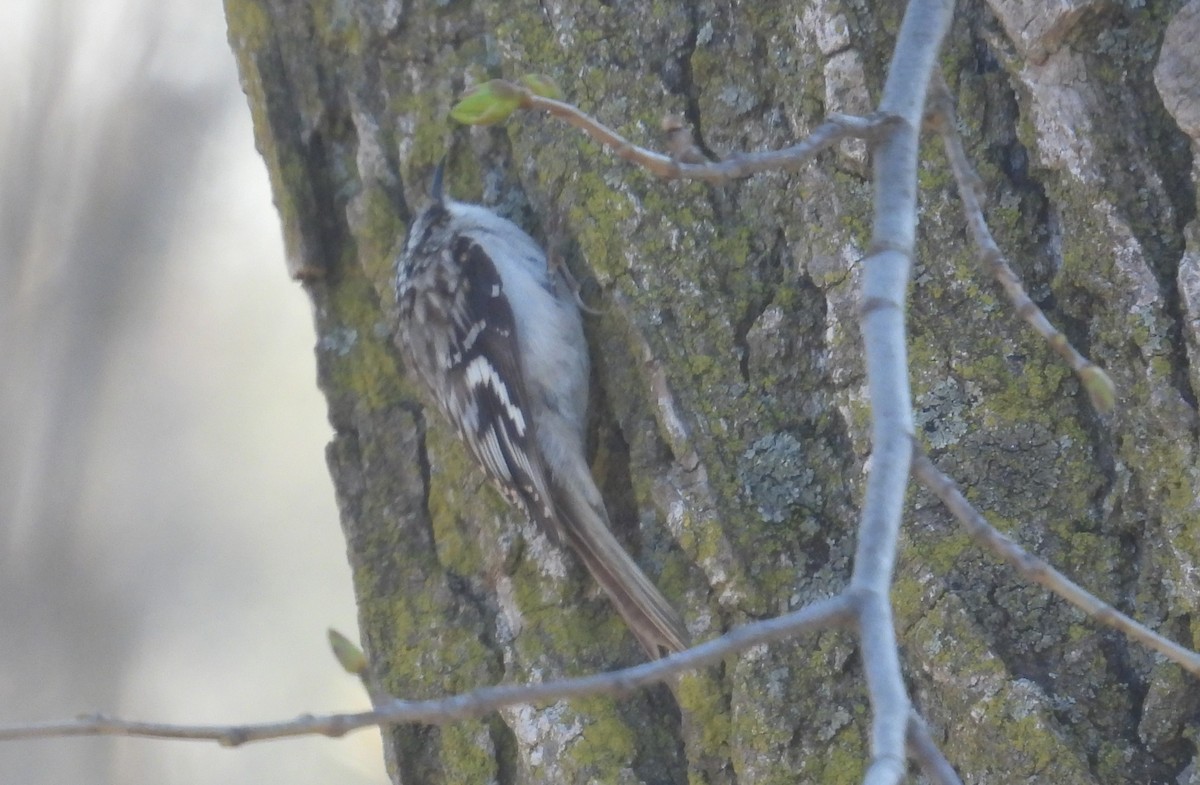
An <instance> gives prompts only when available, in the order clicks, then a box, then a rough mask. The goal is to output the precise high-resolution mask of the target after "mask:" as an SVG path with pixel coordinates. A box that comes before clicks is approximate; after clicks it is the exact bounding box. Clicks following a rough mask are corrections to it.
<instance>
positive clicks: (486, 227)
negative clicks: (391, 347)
mask: <svg viewBox="0 0 1200 785" xmlns="http://www.w3.org/2000/svg"><path fill="white" fill-rule="evenodd" d="M432 195H433V203H432V204H431V205H429V206H428V207H426V208H425V209H424V210H423V211H422V212H421V213H420V215H418V216H417V217H416V219H415V220H414V221H413V223H412V225H411V226H410V227H409V230H408V237H407V239H406V240H405V243H404V251H403V253H402V254H401V256H400V259H399V263H398V267H397V270H396V302H397V305H398V306H399V315H400V319H399V329H398V330H397V344H398V345H399V347H400V349H401V351H402V352H403V354H404V357H405V360H406V362H407V363H408V367H409V369H410V370H411V371H412V372H414V373H415V375H416V377H417V378H418V379H420V380H421V383H422V384H423V385H424V387H425V389H426V390H427V392H428V393H429V395H430V397H431V398H432V400H433V402H434V403H435V404H436V405H437V408H439V409H441V411H442V412H443V413H444V414H445V415H446V417H447V418H449V420H450V422H451V423H453V424H454V426H455V428H457V429H458V433H459V436H460V437H461V438H462V440H463V441H464V442H465V443H466V445H467V449H468V450H470V452H471V454H472V455H474V456H475V458H476V460H478V461H479V463H480V464H481V465H482V467H483V469H484V470H485V471H486V472H487V474H488V476H489V477H490V478H491V480H492V481H493V482H494V483H495V484H496V486H497V487H499V489H500V492H501V493H502V494H503V495H504V497H505V498H506V499H507V500H508V501H509V503H511V504H514V505H516V506H518V507H519V508H521V509H523V510H524V511H525V512H526V513H527V514H528V515H529V516H530V517H531V518H532V519H533V520H534V521H535V522H536V523H537V524H538V525H539V526H540V527H541V529H542V531H543V532H545V533H546V535H547V536H548V537H549V538H550V539H551V540H552V541H553V542H555V543H556V544H560V545H561V544H563V543H566V544H567V545H569V546H570V547H571V549H572V550H573V551H574V552H575V553H576V555H578V557H579V558H580V559H581V560H582V561H583V563H584V565H585V566H586V567H587V568H588V571H589V572H591V574H592V575H593V576H594V577H595V579H596V581H597V582H598V583H599V584H600V586H601V587H603V589H604V590H605V591H606V592H607V593H608V596H609V597H610V598H611V599H612V601H613V604H614V605H616V608H617V611H618V612H619V613H620V614H621V616H622V617H623V618H624V619H625V622H626V623H627V624H628V625H629V628H630V629H631V630H632V631H633V634H634V635H635V636H636V637H637V639H638V641H639V642H640V643H641V644H642V647H643V648H645V650H646V652H647V653H648V654H649V655H650V656H651V657H658V656H660V655H661V651H660V649H665V650H667V651H668V652H674V651H679V650H681V649H684V648H686V647H687V643H688V633H687V628H686V627H684V625H683V621H682V620H681V619H680V618H679V615H678V614H677V613H676V612H675V610H674V609H673V608H672V607H671V605H670V603H668V602H667V600H666V599H665V598H664V597H663V596H662V594H661V593H659V591H658V589H657V588H655V586H654V584H653V583H651V581H650V579H649V578H648V577H646V575H645V573H643V572H642V570H641V569H640V568H639V567H638V566H637V564H636V563H635V562H634V561H633V559H632V558H631V557H630V556H629V554H628V553H626V552H625V550H624V549H623V548H622V547H621V544H620V543H619V542H617V539H616V538H615V537H614V536H613V534H612V532H611V531H610V529H609V525H608V514H607V512H606V511H605V508H604V500H603V499H602V498H601V496H600V491H599V490H598V489H597V488H596V484H595V483H594V482H593V481H592V475H591V471H590V469H589V467H588V464H587V460H586V458H585V456H584V429H585V427H586V423H587V398H588V355H587V343H586V341H585V340H584V337H583V326H582V323H581V320H580V316H579V309H578V306H577V304H576V297H575V294H574V292H572V291H569V290H568V288H567V287H566V285H565V283H564V281H563V280H562V278H561V276H559V275H557V274H555V273H552V272H551V271H550V270H549V268H548V267H547V264H546V256H545V254H544V253H543V252H542V249H541V248H539V247H538V245H537V244H536V243H535V242H534V241H533V239H532V238H531V237H529V235H527V234H525V232H523V231H521V229H520V228H518V227H517V226H516V225H515V224H513V223H512V222H511V221H508V220H506V219H504V218H501V217H500V216H498V215H496V214H495V213H493V212H491V211H490V210H487V209H485V208H483V207H480V206H478V205H472V204H461V203H458V202H454V201H452V200H450V199H448V198H445V197H444V196H443V195H442V167H441V166H439V167H438V169H437V171H436V172H435V174H434V182H433V194H432Z"/></svg>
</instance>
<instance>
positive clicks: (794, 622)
mask: <svg viewBox="0 0 1200 785" xmlns="http://www.w3.org/2000/svg"><path fill="white" fill-rule="evenodd" d="M853 616H854V601H853V599H852V597H851V596H850V595H849V594H847V593H843V594H840V595H838V596H836V597H831V598H829V599H826V600H820V601H818V602H814V603H812V604H810V605H807V606H805V607H804V608H801V609H800V610H797V611H793V612H792V613H788V614H786V615H784V616H779V617H777V618H774V619H767V620H766V621H760V622H755V623H753V624H747V625H745V626H742V627H738V628H737V629H735V630H731V631H730V632H728V633H726V634H725V635H722V636H721V637H720V638H715V639H713V640H711V641H707V642H705V643H701V644H699V645H697V646H693V647H692V648H690V649H687V650H685V651H681V652H679V653H677V654H673V655H672V656H670V657H666V658H664V659H661V660H655V661H654V662H648V663H645V664H643V665H637V666H634V667H632V668H625V669H623V670H618V671H610V672H607V673H599V674H595V675H592V676H584V677H581V678H576V679H562V680H560V681H551V682H545V683H542V684H511V685H510V684H505V685H500V686H496V687H485V688H483V689H479V690H474V691H472V692H467V693H463V694H461V695H453V696H450V697H448V698H440V699H434V700H424V701H407V700H398V699H390V700H384V699H381V698H380V697H378V696H376V695H372V700H373V701H377V702H378V705H377V706H376V707H375V709H374V710H372V711H364V712H356V713H349V714H325V715H304V716H300V717H296V718H295V719H292V720H283V721H279V722H266V723H259V724H246V725H174V724H170V723H157V722H139V721H135V720H122V719H118V718H116V717H108V716H104V715H86V716H81V717H77V718H75V719H73V720H63V721H56V722H43V723H31V724H28V725H19V726H12V727H7V728H0V741H10V740H14V739H31V738H39V737H51V736H140V737H149V738H158V739H191V740H200V741H216V742H218V743H220V744H221V745H222V746H227V747H235V746H238V745H241V744H246V743H247V742H252V741H265V740H268V739H282V738H289V737H292V736H342V735H345V734H346V733H349V732H350V731H352V730H357V729H359V728H366V727H371V726H376V725H394V724H398V723H409V722H420V723H425V724H434V725H436V724H444V723H448V722H453V721H454V720H461V719H466V718H468V717H477V716H480V715H483V714H487V713H488V712H492V711H496V710H497V709H500V708H504V707H505V706H513V705H516V704H526V703H551V702H554V701H559V700H566V699H569V698H582V697H586V696H589V695H601V694H603V695H624V694H626V693H628V692H630V691H632V690H634V689H637V688H638V687H643V686H645V685H648V684H654V683H657V682H663V681H667V680H668V679H671V678H673V677H674V676H677V675H679V674H680V673H683V672H684V671H689V670H694V669H696V668H699V667H701V666H704V665H708V664H710V663H713V662H717V661H718V660H721V659H723V658H725V657H728V656H729V655H731V654H735V653H737V652H739V651H744V650H746V649H748V648H750V647H751V646H756V645H758V644H760V643H769V642H770V641H776V640H781V639H783V638H789V637H792V636H795V635H798V634H800V633H802V632H809V631H813V630H820V629H827V628H830V627H836V626H842V625H846V624H848V623H850V621H851V620H852V619H853Z"/></svg>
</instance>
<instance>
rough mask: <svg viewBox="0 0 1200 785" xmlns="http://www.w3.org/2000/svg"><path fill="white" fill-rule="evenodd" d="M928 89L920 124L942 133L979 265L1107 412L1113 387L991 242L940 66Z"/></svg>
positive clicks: (978, 186)
mask: <svg viewBox="0 0 1200 785" xmlns="http://www.w3.org/2000/svg"><path fill="white" fill-rule="evenodd" d="M929 89H930V97H929V105H928V114H927V116H926V125H927V126H929V127H932V128H933V129H935V130H936V131H937V132H938V133H939V134H940V135H941V137H942V143H943V145H944V146H945V148H946V158H947V159H948V160H949V161H950V169H951V170H952V171H953V172H954V180H955V182H956V183H957V184H958V195H959V198H960V199H961V200H962V205H963V213H964V214H965V215H966V219H967V225H968V226H969V227H970V228H971V237H972V238H973V239H974V241H975V245H976V246H977V247H978V248H979V260H980V263H981V264H982V265H983V266H984V268H985V269H987V270H988V272H990V273H991V274H992V276H993V277H994V278H995V279H996V280H997V281H998V282H999V283H1000V286H1001V287H1002V288H1003V289H1004V293H1005V294H1007V295H1008V299H1009V301H1010V302H1011V303H1012V305H1013V309H1014V310H1016V312H1017V315H1018V316H1020V317H1021V318H1022V319H1024V320H1025V321H1026V322H1027V323H1028V324H1029V325H1030V326H1031V327H1033V329H1034V330H1036V331H1037V332H1038V334H1040V335H1041V336H1042V337H1043V338H1044V339H1045V340H1046V343H1048V344H1049V345H1050V348H1052V349H1053V350H1054V351H1055V352H1056V353H1057V354H1058V356H1059V357H1061V358H1062V359H1063V360H1064V361H1065V362H1066V364H1067V366H1068V367H1069V368H1070V369H1071V370H1072V371H1074V372H1075V374H1076V376H1078V377H1079V379H1080V382H1082V384H1083V386H1084V389H1085V390H1087V392H1088V395H1089V396H1090V397H1091V399H1092V405H1093V406H1095V407H1096V409H1097V410H1099V411H1101V412H1109V411H1111V410H1112V408H1113V406H1115V404H1116V388H1115V387H1114V386H1113V383H1112V381H1111V380H1110V379H1109V378H1108V375H1107V374H1106V373H1104V371H1103V370H1102V369H1101V368H1100V367H1099V366H1097V365H1096V364H1095V363H1093V362H1092V361H1091V360H1089V359H1088V358H1087V357H1085V356H1083V355H1082V354H1080V353H1079V351H1077V350H1076V349H1075V347H1074V346H1072V345H1071V342H1070V341H1068V340H1067V337H1066V336H1065V335H1063V334H1062V333H1061V332H1060V331H1059V330H1058V329H1057V328H1056V327H1055V326H1054V325H1053V324H1051V323H1050V320H1049V319H1047V318H1046V314H1045V313H1043V312H1042V309H1041V308H1038V307H1037V304H1036V303H1034V302H1033V300H1031V299H1030V298H1029V295H1028V293H1026V291H1025V287H1024V286H1022V285H1021V279H1020V278H1018V277H1017V274H1016V272H1015V271H1014V270H1013V269H1012V266H1011V265H1010V264H1009V263H1008V259H1007V258H1005V256H1004V253H1003V252H1002V251H1001V250H1000V247H999V246H998V245H996V241H995V239H994V238H993V237H992V232H991V230H990V229H989V228H988V224H987V218H985V217H984V214H983V204H982V200H981V199H980V196H979V194H980V190H981V189H982V187H983V185H982V181H981V180H980V179H979V175H978V174H976V173H975V169H974V168H973V167H972V166H971V163H970V161H969V160H968V159H967V153H966V151H965V150H964V149H963V143H962V137H961V136H959V133H958V118H957V116H956V115H955V112H954V99H953V97H952V96H951V95H950V88H949V87H948V86H947V85H946V80H945V79H944V78H943V77H942V73H941V71H940V70H939V71H938V72H937V73H936V74H935V75H934V77H933V80H932V83H931V84H930V88H929Z"/></svg>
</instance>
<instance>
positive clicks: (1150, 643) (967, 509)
mask: <svg viewBox="0 0 1200 785" xmlns="http://www.w3.org/2000/svg"><path fill="white" fill-rule="evenodd" d="M913 470H914V472H915V473H916V475H917V477H919V478H920V480H921V482H922V483H924V485H925V487H926V488H928V489H929V490H930V491H932V492H933V494H934V495H935V496H937V497H938V498H939V499H941V500H942V503H943V504H945V505H946V508H947V509H949V510H950V512H951V513H952V514H953V515H954V517H955V518H958V520H959V522H960V523H961V524H962V525H963V526H965V527H966V529H967V531H968V532H969V533H970V534H971V536H972V537H974V538H975V540H976V541H977V542H979V543H981V544H982V545H984V546H986V547H987V548H988V550H990V551H991V552H992V553H994V554H996V555H997V556H999V557H1000V558H1001V559H1003V560H1004V561H1006V562H1008V564H1010V565H1011V566H1012V567H1013V568H1014V569H1016V571H1017V572H1018V573H1020V574H1021V576H1022V577H1024V578H1025V579H1027V580H1029V581H1031V582H1033V583H1036V584H1038V585H1039V586H1042V587H1044V588H1046V589H1049V590H1050V591H1051V592H1053V593H1054V594H1057V595H1058V596H1059V597H1062V598H1063V599H1064V600H1066V601H1067V602H1069V603H1071V604H1072V605H1074V606H1075V607H1076V608H1079V609H1080V610H1081V611H1083V612H1084V613H1086V614H1087V615H1088V616H1090V617H1092V618H1093V619H1095V620H1096V621H1097V622H1099V623H1100V624H1103V625H1105V626H1107V627H1112V628H1113V629H1116V630H1120V631H1121V632H1123V633H1124V634H1125V635H1127V636H1129V637H1130V638H1132V639H1134V640H1135V641H1138V642H1139V643H1141V644H1142V645H1144V646H1146V647H1148V648H1151V649H1154V650H1155V651H1157V652H1159V653H1160V654H1162V655H1163V656H1165V657H1166V658H1167V659H1169V660H1170V661H1171V662H1174V663H1177V664H1178V665H1180V666H1181V667H1183V668H1184V669H1185V670H1187V671H1189V672H1191V673H1193V674H1195V675H1196V676H1200V654H1197V653H1196V652H1193V651H1191V650H1189V649H1186V648H1184V647H1183V646H1180V645H1179V644H1178V643H1175V642H1174V641H1172V640H1169V639H1167V638H1164V637H1163V636H1161V635H1159V634H1158V633H1157V632H1155V631H1154V630H1152V629H1150V628H1149V627H1146V626H1145V625H1143V624H1141V623H1139V622H1137V621H1134V620H1133V619H1131V618H1130V617H1128V616H1126V615H1125V614H1123V613H1121V612H1120V611H1118V610H1117V609H1116V608H1114V607H1112V606H1111V605H1109V604H1108V603H1106V602H1104V601H1102V600H1100V599H1098V598H1097V597H1096V596H1095V595H1093V594H1091V593H1090V592H1088V591H1087V590H1085V589H1083V588H1082V587H1081V586H1079V585H1078V584H1076V583H1075V582H1074V581H1072V580H1071V579H1070V578H1068V577H1067V576H1065V575H1063V574H1062V573H1061V572H1059V571H1058V570H1056V569H1054V568H1053V567H1051V566H1050V565H1049V564H1047V563H1046V562H1045V561H1043V560H1042V559H1040V558H1038V557H1037V556H1034V555H1033V554H1031V553H1029V552H1028V551H1026V550H1025V549H1024V548H1022V547H1021V546H1020V545H1017V544H1016V543H1015V542H1013V541H1012V540H1011V539H1009V538H1008V537H1006V536H1005V535H1004V534H1002V533H1001V532H999V531H997V530H996V528H995V527H993V526H992V525H991V524H990V523H988V522H987V520H986V519H985V518H984V517H983V516H982V515H981V514H980V513H979V511H977V510H976V509H975V508H974V507H973V506H971V503H970V502H969V501H967V499H966V497H965V496H963V495H962V492H961V491H959V490H958V486H956V485H955V484H954V481H953V480H951V479H950V478H949V477H947V476H946V475H945V474H943V473H942V472H941V470H939V469H938V468H937V466H935V465H934V464H933V461H931V460H929V458H928V456H926V455H924V454H923V453H919V452H918V453H917V454H916V455H915V456H914V458H913Z"/></svg>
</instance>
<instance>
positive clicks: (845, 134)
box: [513, 85, 892, 183]
mask: <svg viewBox="0 0 1200 785" xmlns="http://www.w3.org/2000/svg"><path fill="white" fill-rule="evenodd" d="M513 87H514V89H523V88H518V87H516V86H515V85H514V86H513ZM524 92H525V95H524V96H523V102H522V106H524V107H525V108H527V109H541V110H542V111H544V112H546V113H547V114H550V115H552V116H554V117H557V118H559V119H560V120H563V121H564V122H566V123H567V124H568V125H572V126H574V127H576V128H578V129H580V130H582V131H583V132H584V133H586V134H587V135H588V136H590V137H591V138H592V139H593V140H594V141H596V142H598V143H599V144H601V145H603V146H604V147H607V148H609V149H610V150H612V151H613V152H614V154H615V155H616V156H617V157H618V158H620V159H622V160H625V161H629V162H630V163H633V164H637V165H638V166H641V167H642V168H644V169H646V170H648V171H650V172H651V173H652V174H655V175H658V176H659V177H661V178H663V179H665V180H704V181H706V182H710V183H723V182H726V181H728V180H737V179H740V178H743V177H749V176H750V175H752V174H759V173H761V172H775V171H779V170H781V169H782V170H792V169H798V168H800V167H801V166H803V165H804V164H805V163H807V162H808V161H810V160H812V159H813V158H814V157H816V155H817V154H818V153H820V152H821V151H822V150H826V149H828V148H830V147H833V146H834V145H835V144H837V143H838V142H840V141H842V140H843V139H870V138H873V137H875V136H877V135H878V134H879V133H881V131H882V129H886V127H887V126H888V125H889V124H890V123H891V122H892V118H890V117H888V116H887V115H883V114H878V113H877V114H872V115H868V116H867V117H856V116H854V115H844V114H833V115H830V116H829V118H828V119H827V120H826V121H825V122H823V123H821V124H820V125H819V126H817V127H816V129H815V130H814V131H813V132H812V133H811V134H809V135H808V137H807V138H806V139H804V140H803V141H800V142H797V143H796V144H794V145H792V146H791V147H785V148H784V149H782V150H768V151H765V152H759V153H736V154H734V155H731V156H730V157H728V158H726V159H725V160H723V161H715V162H712V163H687V162H686V161H683V160H679V159H677V158H675V157H671V156H666V155H663V154H661V153H656V152H654V151H653V150H648V149H646V148H644V147H639V146H637V145H635V144H634V143H633V142H630V141H629V140H628V139H626V138H625V137H623V136H621V135H620V134H619V133H617V132H616V131H614V130H613V129H611V128H609V127H608V126H606V125H605V124H604V123H602V122H600V121H599V120H597V119H596V118H594V117H592V116H591V115H589V114H587V113H586V112H584V111H583V110H581V109H579V108H578V107H576V106H573V105H571V104H568V103H564V102H563V101H556V100H554V99H553V98H543V97H542V96H540V95H534V94H533V93H530V92H528V91H527V90H526V91H524Z"/></svg>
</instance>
